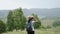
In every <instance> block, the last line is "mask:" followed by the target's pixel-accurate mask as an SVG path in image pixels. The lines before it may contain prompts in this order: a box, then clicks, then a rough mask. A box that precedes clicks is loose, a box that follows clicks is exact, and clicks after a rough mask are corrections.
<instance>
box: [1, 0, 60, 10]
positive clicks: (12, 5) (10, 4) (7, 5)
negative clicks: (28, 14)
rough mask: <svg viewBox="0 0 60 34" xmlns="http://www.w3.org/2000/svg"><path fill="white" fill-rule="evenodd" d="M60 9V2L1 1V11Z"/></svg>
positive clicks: (31, 0)
mask: <svg viewBox="0 0 60 34" xmlns="http://www.w3.org/2000/svg"><path fill="white" fill-rule="evenodd" d="M19 7H22V8H60V0H0V10H5V9H16V8H19Z"/></svg>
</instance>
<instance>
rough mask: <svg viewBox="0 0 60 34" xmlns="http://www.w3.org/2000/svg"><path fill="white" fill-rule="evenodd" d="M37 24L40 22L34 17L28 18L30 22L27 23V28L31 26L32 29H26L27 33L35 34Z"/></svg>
mask: <svg viewBox="0 0 60 34" xmlns="http://www.w3.org/2000/svg"><path fill="white" fill-rule="evenodd" d="M36 22H38V20H37V19H36V18H35V17H33V16H29V17H28V21H27V23H26V27H27V28H28V27H29V26H31V27H30V28H29V30H28V29H27V28H26V31H27V34H34V26H33V25H34V23H36Z"/></svg>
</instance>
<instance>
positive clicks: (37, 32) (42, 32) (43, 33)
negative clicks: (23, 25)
mask: <svg viewBox="0 0 60 34" xmlns="http://www.w3.org/2000/svg"><path fill="white" fill-rule="evenodd" d="M3 34H27V33H26V31H25V30H24V31H20V30H19V31H13V32H7V33H3ZM35 34H55V33H54V32H53V31H50V30H35Z"/></svg>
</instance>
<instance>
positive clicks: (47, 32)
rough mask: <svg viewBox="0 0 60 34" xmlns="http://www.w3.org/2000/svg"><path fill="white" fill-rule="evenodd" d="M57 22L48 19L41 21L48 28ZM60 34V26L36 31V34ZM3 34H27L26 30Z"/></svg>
mask: <svg viewBox="0 0 60 34" xmlns="http://www.w3.org/2000/svg"><path fill="white" fill-rule="evenodd" d="M54 21H55V19H53V20H51V19H46V20H41V22H42V25H44V26H47V25H52V23H53V22H54ZM59 33H60V26H59V27H56V28H54V27H53V28H51V29H42V28H41V29H35V34H59ZM3 34H27V32H26V30H23V31H21V30H18V31H16V30H14V31H12V32H6V33H3Z"/></svg>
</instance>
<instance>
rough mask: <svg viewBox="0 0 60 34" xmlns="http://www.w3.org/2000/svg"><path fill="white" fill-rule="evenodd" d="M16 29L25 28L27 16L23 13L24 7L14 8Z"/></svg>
mask: <svg viewBox="0 0 60 34" xmlns="http://www.w3.org/2000/svg"><path fill="white" fill-rule="evenodd" d="M14 23H15V29H16V30H18V29H21V30H23V29H24V28H25V23H26V18H25V16H24V14H23V11H22V8H20V9H15V10H14Z"/></svg>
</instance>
